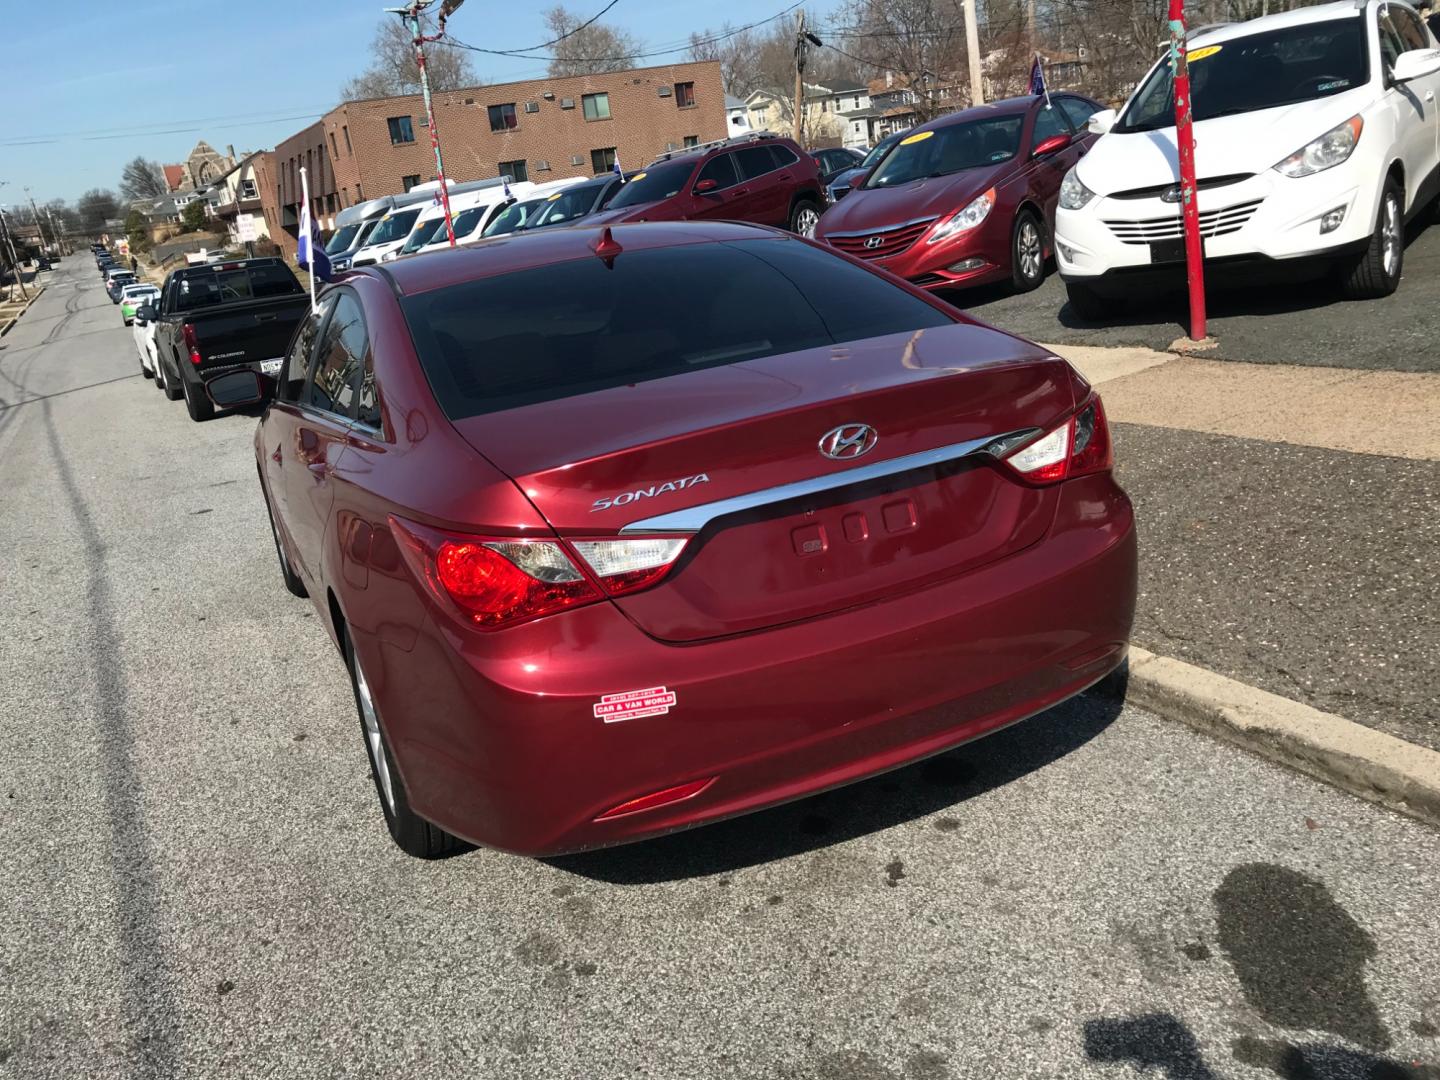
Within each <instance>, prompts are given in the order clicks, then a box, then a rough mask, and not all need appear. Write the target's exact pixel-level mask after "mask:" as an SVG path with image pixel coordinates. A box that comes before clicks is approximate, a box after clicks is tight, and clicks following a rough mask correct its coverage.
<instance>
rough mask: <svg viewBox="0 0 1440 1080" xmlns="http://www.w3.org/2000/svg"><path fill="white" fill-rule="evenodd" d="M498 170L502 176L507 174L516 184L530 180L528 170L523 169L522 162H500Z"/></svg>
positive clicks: (523, 164) (523, 163)
mask: <svg viewBox="0 0 1440 1080" xmlns="http://www.w3.org/2000/svg"><path fill="white" fill-rule="evenodd" d="M499 168H500V174H501V175H502V176H504V175H505V174H507V173H508V174H509V176H510V179H511V180H514V181H515V182H516V183H519V182H520V181H522V180H529V179H530V170H529V169H527V168H526V167H525V162H523V161H502V162H500V167H499Z"/></svg>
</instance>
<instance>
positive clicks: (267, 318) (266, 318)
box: [255, 312, 275, 322]
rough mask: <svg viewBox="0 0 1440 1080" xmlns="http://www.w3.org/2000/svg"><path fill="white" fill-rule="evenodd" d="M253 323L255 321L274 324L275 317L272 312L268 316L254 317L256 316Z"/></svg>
mask: <svg viewBox="0 0 1440 1080" xmlns="http://www.w3.org/2000/svg"><path fill="white" fill-rule="evenodd" d="M255 321H256V322H274V321H275V315H274V313H273V312H272V313H271V314H269V315H264V314H261V315H256V316H255Z"/></svg>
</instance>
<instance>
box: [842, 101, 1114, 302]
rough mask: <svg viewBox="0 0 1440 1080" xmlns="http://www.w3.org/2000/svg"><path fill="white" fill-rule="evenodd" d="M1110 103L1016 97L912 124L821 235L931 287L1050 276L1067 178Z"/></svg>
mask: <svg viewBox="0 0 1440 1080" xmlns="http://www.w3.org/2000/svg"><path fill="white" fill-rule="evenodd" d="M1100 108H1102V106H1101V105H1100V104H1099V103H1098V102H1095V101H1091V100H1090V99H1089V98H1083V97H1080V96H1079V95H1078V94H1054V95H1053V96H1052V97H1051V98H1050V99H1049V100H1048V101H1047V99H1045V98H1044V97H1023V98H1011V99H1009V100H1007V101H996V102H992V103H991V104H989V105H980V106H977V107H976V108H973V109H964V110H962V111H960V112H957V113H951V114H950V115H948V116H943V117H940V118H939V119H938V120H932V121H930V122H929V123H928V124H922V125H921V126H920V127H917V128H915V129H914V130H913V131H911V132H910V133H909V134H908V135H906V136H905V138H903V139H901V140H900V141H899V143H897V144H896V145H895V146H894V148H892V149H891V150H890V152H889V153H888V154H886V155H885V157H883V158H882V159H881V160H880V162H879V164H877V165H876V166H875V167H874V168H873V169H871V171H870V174H869V175H868V176H867V177H866V178H865V180H864V182H863V183H860V184H857V185H856V186H855V187H854V188H852V189H851V191H850V194H849V197H847V198H846V199H845V200H844V202H840V203H836V204H835V205H834V206H833V207H831V208H830V209H829V210H827V211H826V212H825V215H824V216H823V217H822V218H821V219H820V224H819V225H818V226H817V227H816V230H815V237H816V239H819V240H823V241H825V242H826V243H828V244H830V245H831V246H832V247H835V248H838V249H840V250H841V251H844V252H847V253H848V254H851V255H855V256H857V257H859V258H862V259H866V260H869V261H871V262H874V263H875V264H876V265H877V266H882V267H884V268H885V269H886V270H889V271H890V272H891V273H894V274H898V275H900V276H901V277H903V278H905V279H907V280H909V281H911V282H913V283H914V284H916V285H919V286H920V287H921V288H925V289H945V288H958V287H961V286H970V285H983V284H987V283H989V282H995V281H1007V280H1008V281H1009V282H1011V284H1013V285H1014V287H1015V288H1016V289H1017V290H1019V291H1021V292H1026V291H1028V290H1030V289H1034V288H1036V287H1037V286H1038V285H1039V284H1040V283H1041V282H1042V281H1044V280H1045V260H1046V259H1047V258H1048V257H1049V255H1050V236H1051V234H1052V229H1053V226H1054V224H1055V204H1056V202H1057V201H1058V200H1059V198H1060V181H1061V180H1062V179H1064V177H1065V173H1066V172H1067V171H1069V169H1070V167H1071V166H1072V165H1074V164H1075V162H1076V161H1078V160H1079V159H1080V157H1081V156H1082V155H1083V154H1084V153H1085V151H1086V150H1087V149H1089V147H1090V144H1091V143H1093V142H1094V141H1095V139H1096V138H1097V136H1095V135H1092V134H1090V133H1089V131H1087V130H1086V121H1088V120H1089V119H1090V115H1091V114H1092V113H1094V112H1096V111H1098V110H1099V109H1100Z"/></svg>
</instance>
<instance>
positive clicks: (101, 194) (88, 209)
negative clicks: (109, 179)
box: [76, 188, 120, 235]
mask: <svg viewBox="0 0 1440 1080" xmlns="http://www.w3.org/2000/svg"><path fill="white" fill-rule="evenodd" d="M76 210H77V211H78V212H79V214H80V227H81V228H82V229H83V230H84V231H85V232H87V233H90V234H91V235H98V234H99V233H102V232H104V231H105V222H107V221H109V220H110V219H111V218H113V217H116V216H118V215H119V213H120V200H119V199H117V198H116V197H115V193H114V192H113V191H107V190H106V189H104V188H91V189H90V190H89V191H87V192H85V194H84V195H81V196H80V201H79V202H78V203H76Z"/></svg>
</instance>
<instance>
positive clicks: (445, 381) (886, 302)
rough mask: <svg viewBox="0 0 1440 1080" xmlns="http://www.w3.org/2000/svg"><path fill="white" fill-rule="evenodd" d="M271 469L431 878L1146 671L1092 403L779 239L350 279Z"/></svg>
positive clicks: (269, 454) (269, 489)
mask: <svg viewBox="0 0 1440 1080" xmlns="http://www.w3.org/2000/svg"><path fill="white" fill-rule="evenodd" d="M847 202H849V200H847ZM253 378H254V376H252V375H250V374H249V373H239V374H238V375H235V376H230V377H227V379H228V382H229V383H236V382H237V381H239V382H243V381H245V380H247V379H253ZM219 389H220V388H219V387H218V386H217V387H215V388H213V389H212V393H216V392H218V391H219ZM233 390H234V388H233V386H231V387H229V389H228V390H227V393H233ZM233 402H234V398H233V397H231V398H229V399H228V400H227V403H233ZM255 450H256V460H257V462H258V465H259V470H260V476H261V481H262V488H263V493H264V497H265V502H266V505H267V508H268V509H269V512H270V515H271V521H272V522H273V526H274V532H275V542H276V549H277V551H278V553H279V558H280V564H281V570H282V573H283V576H284V579H285V583H286V584H287V586H288V587H289V588H290V589H291V590H292V591H294V592H296V593H297V594H300V595H306V594H308V596H309V598H310V601H311V602H312V603H313V604H314V606H315V608H316V610H317V612H318V613H319V614H320V616H321V618H322V619H323V621H324V623H325V625H326V626H327V628H328V629H329V631H330V633H331V635H332V636H333V638H334V639H335V641H336V644H337V645H338V646H339V648H340V650H341V652H342V654H343V655H344V657H345V660H346V663H347V666H348V669H349V671H350V675H351V681H352V685H353V689H354V693H355V699H356V703H357V706H358V712H359V716H360V721H361V724H360V726H361V732H362V736H363V740H364V743H365V746H366V747H367V749H368V752H369V755H370V763H371V769H372V772H373V774H374V778H375V785H376V789H377V792H378V794H379V799H380V804H381V807H382V809H383V812H384V815H385V819H386V821H387V823H388V825H389V828H390V831H391V834H392V835H393V837H394V838H395V840H396V841H397V842H398V843H399V844H400V846H401V847H403V848H404V849H405V850H406V851H408V852H411V853H412V854H415V855H421V856H431V855H437V854H439V853H441V852H443V851H445V850H446V849H448V848H449V847H451V846H452V845H453V844H454V841H455V838H456V837H460V838H463V839H465V840H468V841H473V842H476V843H480V844H486V845H491V846H494V847H498V848H502V849H506V850H509V851H514V852H523V853H530V854H542V853H554V852H562V851H569V850H576V849H581V848H587V847H594V846H599V845H606V844H615V843H620V842H624V841H629V840H635V839H638V838H641V837H645V836H650V835H654V834H657V833H662V832H666V831H670V830H674V829H677V828H681V827H685V826H690V825H698V824H702V823H704V822H708V821H713V820H716V819H719V818H723V817H728V816H732V815H735V814H740V813H744V812H747V811H750V810H755V809H758V808H760V807H764V806H768V805H771V804H774V803H778V802H781V801H785V800H788V799H793V798H796V797H798V796H803V795H806V794H808V793H811V792H817V791H821V790H824V789H826V788H831V787H835V786H836V785H840V784H845V783H848V782H850V781H853V780H858V779H860V778H862V777H865V776H869V775H872V774H874V773H877V772H881V771H883V770H886V769H891V768H894V767H895V766H898V765H902V764H904V763H906V762H909V761H913V760H915V759H918V758H922V757H925V756H926V755H930V754H934V753H938V752H940V751H942V750H945V749H948V748H950V747H953V746H956V745H958V744H960V743H964V742H967V741H969V740H971V739H975V738H978V737H979V736H982V735H984V734H986V733H987V732H991V731H994V730H996V729H998V728H1001V727H1004V726H1006V725H1007V724H1011V723H1014V722H1015V721H1018V720H1021V719H1023V718H1025V717H1027V716H1030V715H1032V714H1034V713H1037V712H1039V711H1041V710H1043V709H1046V708H1049V707H1050V706H1052V705H1054V704H1056V703H1057V702H1060V701H1063V700H1065V699H1066V698H1068V697H1070V696H1071V695H1073V694H1076V693H1078V692H1080V691H1081V690H1083V689H1085V688H1086V687H1088V686H1090V685H1091V684H1092V683H1094V682H1095V681H1096V680H1098V679H1100V678H1101V677H1102V676H1104V675H1105V674H1107V673H1108V672H1110V671H1111V670H1113V669H1114V668H1115V667H1116V666H1117V665H1118V664H1120V662H1121V661H1122V659H1123V657H1124V655H1125V642H1126V640H1127V637H1128V635H1129V632H1130V623H1131V617H1132V613H1133V607H1134V601H1135V541H1134V532H1133V525H1132V519H1131V509H1130V503H1129V500H1128V499H1127V498H1126V496H1125V494H1124V493H1123V492H1122V491H1121V490H1120V488H1119V487H1117V486H1116V483H1115V480H1114V478H1113V477H1112V475H1111V451H1110V435H1109V431H1108V429H1107V427H1106V422H1105V412H1104V409H1103V407H1102V406H1101V403H1100V399H1099V397H1098V396H1097V395H1096V394H1095V392H1094V391H1093V390H1092V389H1091V388H1090V387H1089V386H1088V385H1087V384H1086V382H1085V381H1084V380H1083V379H1082V378H1081V377H1080V376H1079V375H1078V374H1077V373H1076V372H1075V371H1074V370H1073V369H1072V368H1071V367H1070V365H1068V364H1067V363H1066V362H1065V361H1064V360H1061V359H1059V358H1058V357H1055V356H1053V355H1050V354H1049V353H1047V352H1045V351H1044V350H1043V349H1041V348H1039V347H1038V346H1035V345H1032V344H1030V343H1029V342H1026V341H1023V340H1021V339H1019V338H1016V337H1013V336H1011V335H1009V334H1005V333H1002V332H1000V331H998V330H994V329H991V328H989V327H986V326H982V325H979V324H976V323H974V322H972V321H970V320H968V319H967V318H966V317H965V316H963V315H961V314H960V313H958V312H957V311H955V310H953V309H951V308H949V307H948V306H946V305H943V304H940V303H938V302H935V301H932V300H931V299H930V298H929V297H928V296H926V295H925V294H924V293H922V292H920V291H918V290H912V289H910V288H908V287H905V286H902V285H899V284H897V283H895V281H894V280H893V279H891V278H889V277H887V276H885V275H882V274H879V273H876V272H874V271H873V270H872V269H871V268H869V267H868V266H866V265H864V264H861V263H859V262H857V261H855V260H852V259H849V258H846V257H844V256H841V255H837V254H835V253H833V252H831V251H829V250H827V249H825V248H823V247H821V246H818V245H815V244H813V243H811V242H808V241H805V240H802V239H800V238H797V237H794V236H790V235H787V234H783V233H780V232H778V231H772V230H769V229H763V228H758V227H754V226H744V225H735V224H724V223H702V222H684V223H682V222H675V223H658V224H656V223H652V224H645V225H628V226H615V227H614V228H613V230H612V229H610V228H586V227H581V228H577V229H553V230H542V231H541V232H538V233H532V234H529V235H517V236H509V237H502V238H498V239H495V240H491V241H485V242H482V243H480V244H477V245H473V246H471V247H469V248H462V249H456V250H453V251H451V250H447V251H441V252H438V253H436V254H435V255H433V256H431V257H429V258H425V259H409V260H401V261H400V262H397V263H394V264H392V265H390V266H387V267H385V268H380V267H373V268H366V269H364V270H361V271H355V272H351V273H349V274H346V275H343V276H342V277H341V278H340V279H339V281H338V283H337V284H335V285H334V286H332V287H330V288H329V289H327V290H326V292H325V293H324V294H323V295H322V297H321V300H320V312H319V314H314V315H311V316H309V317H308V318H306V320H305V321H304V322H303V323H302V325H301V327H300V329H299V330H298V331H297V334H296V337H295V339H294V341H293V343H292V347H291V350H290V354H289V356H288V358H287V360H286V365H285V369H284V371H283V373H282V375H281V378H280V381H279V385H278V387H277V388H276V393H275V399H274V401H273V402H272V403H271V405H270V406H269V408H268V409H267V411H266V413H265V415H264V417H263V418H262V420H261V422H260V425H259V428H258V430H257V432H256V436H255Z"/></svg>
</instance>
